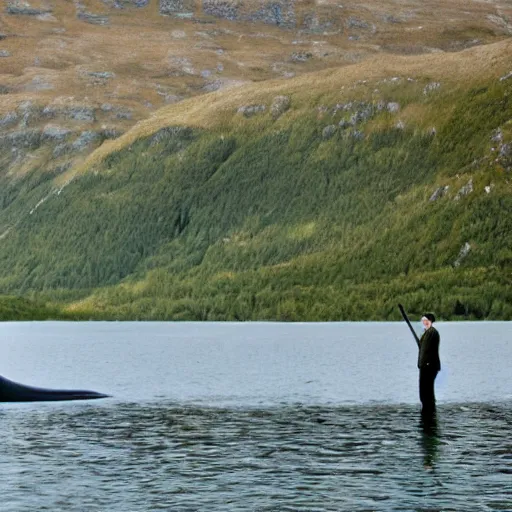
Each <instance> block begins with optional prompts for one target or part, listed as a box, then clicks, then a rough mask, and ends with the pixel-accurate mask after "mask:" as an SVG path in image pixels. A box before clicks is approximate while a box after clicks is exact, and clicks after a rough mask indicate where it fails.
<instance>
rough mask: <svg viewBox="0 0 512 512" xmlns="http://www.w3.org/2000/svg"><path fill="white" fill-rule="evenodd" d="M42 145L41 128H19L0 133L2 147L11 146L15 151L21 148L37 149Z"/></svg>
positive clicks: (0, 145)
mask: <svg viewBox="0 0 512 512" xmlns="http://www.w3.org/2000/svg"><path fill="white" fill-rule="evenodd" d="M40 145H41V132H40V131H39V130H19V131H15V132H11V133H7V134H5V135H0V147H1V148H9V149H11V150H12V151H13V152H15V151H16V150H18V149H19V148H24V149H36V148H38V147H39V146H40Z"/></svg>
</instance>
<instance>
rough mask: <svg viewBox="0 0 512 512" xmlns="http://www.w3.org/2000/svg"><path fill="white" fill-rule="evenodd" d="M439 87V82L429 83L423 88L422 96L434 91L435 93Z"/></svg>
mask: <svg viewBox="0 0 512 512" xmlns="http://www.w3.org/2000/svg"><path fill="white" fill-rule="evenodd" d="M440 87H441V84H440V83H439V82H430V83H429V84H427V85H426V86H425V87H424V88H423V94H424V95H425V96H426V95H428V94H430V93H432V92H434V91H437V90H438V89H439V88H440Z"/></svg>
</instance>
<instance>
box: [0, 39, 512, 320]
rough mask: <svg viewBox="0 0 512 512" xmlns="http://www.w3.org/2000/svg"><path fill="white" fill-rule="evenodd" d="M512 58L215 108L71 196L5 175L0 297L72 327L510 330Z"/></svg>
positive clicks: (62, 185)
mask: <svg viewBox="0 0 512 512" xmlns="http://www.w3.org/2000/svg"><path fill="white" fill-rule="evenodd" d="M511 49H512V45H511V42H510V41H505V42H502V43H498V44H495V45H489V46H488V47H483V48H482V47H481V48H474V49H471V50H467V51H465V52H461V53H460V54H450V55H428V56H421V57H407V58H405V57H400V58H396V57H393V58H392V57H389V58H388V59H387V60H386V59H380V60H379V61H375V62H374V63H368V62H366V63H364V64H363V65H358V66H353V67H352V68H351V69H347V68H344V69H343V70H329V71H324V72H322V73H318V74H316V75H314V76H305V77H301V78H299V79H297V80H294V81H289V82H286V83H284V84H283V83H282V82H273V83H264V84H260V85H254V86H250V87H248V88H245V89H239V90H237V91H236V92H224V93H216V94H212V95H207V96H204V97H202V98H199V99H196V100H191V101H189V102H183V103H182V104H180V105H176V106H174V107H169V108H167V109H164V110H162V111H161V112H160V113H159V114H158V115H156V116H154V117H153V118H151V119H149V120H148V121H146V122H143V123H140V124H139V125H138V126H136V127H135V128H134V129H133V130H132V131H131V132H129V133H128V134H126V135H125V136H124V137H122V138H121V139H118V140H116V141H114V142H113V143H111V144H110V145H105V144H104V146H102V147H101V148H100V149H99V150H98V151H97V152H96V154H93V155H92V158H91V159H90V161H89V163H88V165H87V167H85V168H84V169H79V170H78V169H77V170H74V171H73V172H72V173H69V175H68V176H67V181H63V180H62V177H59V178H58V179H57V180H55V179H53V177H52V176H51V175H47V174H45V173H41V172H33V173H32V174H29V175H26V176H24V177H20V178H18V179H17V180H12V179H9V178H8V177H5V176H3V177H2V176H1V174H0V207H1V210H0V293H9V294H13V293H16V294H27V293H31V294H33V293H36V295H37V296H39V297H41V298H42V299H44V300H47V301H51V302H53V303H54V304H56V305H58V306H59V308H61V311H62V313H60V314H65V315H66V316H68V317H73V318H108V319H114V318H116V319H177V320H183V319H189V320H256V319H276V320H359V319H364V320H367V319H368V320H369V319H373V320H376V319H398V314H397V310H396V303H397V302H398V301H401V302H404V303H405V304H406V305H407V307H408V308H409V309H410V311H411V312H412V313H421V312H422V311H423V310H425V309H429V310H433V311H435V312H436V313H437V314H438V315H439V316H440V317H442V318H446V319H454V318H477V319H484V318H487V319H511V318H512V286H511V285H512V273H511V269H512V228H511V226H512V186H511V182H510V181H511V177H512V176H511V172H512V171H511V168H512V151H511V146H512V144H511V142H512V122H511V119H512V78H507V75H508V73H509V72H510V69H508V66H509V62H510V59H509V56H510V55H511ZM507 56H508V57H507ZM282 95H285V96H287V98H288V99H289V102H290V107H289V108H288V109H286V108H283V109H281V110H279V111H278V110H272V108H271V105H272V103H273V102H274V101H275V97H276V96H282ZM244 105H245V106H247V105H258V106H260V107H261V108H260V109H254V112H255V113H254V115H252V116H250V117H247V116H245V115H243V113H240V112H239V111H238V109H239V107H241V106H244ZM263 106H265V109H264V110H263V108H262V107H263ZM1 181H3V183H2V182H1ZM435 191H437V196H438V197H437V198H436V199H434V198H433V197H432V196H433V193H434V192H435Z"/></svg>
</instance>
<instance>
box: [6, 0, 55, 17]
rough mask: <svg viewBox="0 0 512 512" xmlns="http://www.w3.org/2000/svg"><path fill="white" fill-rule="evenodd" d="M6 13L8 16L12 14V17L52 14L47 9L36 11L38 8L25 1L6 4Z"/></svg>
mask: <svg viewBox="0 0 512 512" xmlns="http://www.w3.org/2000/svg"><path fill="white" fill-rule="evenodd" d="M6 11H7V13H8V14H13V15H20V14H21V15H25V16H40V15H42V14H48V13H51V12H52V10H51V9H49V8H46V9H38V8H35V7H32V6H31V5H30V4H29V3H28V2H26V1H15V2H8V4H7V8H6Z"/></svg>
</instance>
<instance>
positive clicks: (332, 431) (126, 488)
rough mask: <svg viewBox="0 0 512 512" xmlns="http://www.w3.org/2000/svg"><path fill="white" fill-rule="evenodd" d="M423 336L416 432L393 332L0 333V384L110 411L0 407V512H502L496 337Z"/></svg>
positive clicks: (321, 327) (88, 327)
mask: <svg viewBox="0 0 512 512" xmlns="http://www.w3.org/2000/svg"><path fill="white" fill-rule="evenodd" d="M436 326H437V328H438V330H439V331H440V333H441V349H440V355H441V363H442V367H443V369H442V371H441V373H440V374H439V376H438V378H437V380H436V396H437V400H438V421H437V422H436V423H435V424H431V425H423V424H422V423H421V420H420V416H419V402H418V397H417V379H418V370H417V368H416V358H417V348H416V345H415V342H414V340H413V339H412V336H411V334H410V333H409V331H408V329H407V327H406V326H405V324H403V323H394V322H387V323H378V322H371V323H319V324H306V323H304V324H301V323H299V324H283V323H165V322H158V323H138V322H112V323H109V322H84V323H71V322H32V323H31V322H28V323H16V322H14V323H2V324H0V350H1V353H2V357H1V358H0V375H3V376H4V377H7V378H9V379H11V380H16V381H19V382H23V383H25V384H31V385H36V386H43V387H54V388H81V389H93V390H96V391H101V392H105V393H108V394H110V395H112V398H108V399H105V400H100V401H88V402H63V403H35V404H34V403H31V404H0V436H1V444H2V448H1V449H0V474H1V479H0V500H1V502H0V510H1V511H2V512H21V511H29V510H30V511H33V510H38V511H39V510H51V511H52V512H56V511H81V512H83V511H119V512H121V511H123V512H139V511H141V512H142V511H157V510H168V511H195V510H208V511H211V510H219V511H220V510H222V511H224V510H225V511H228V510H229V511H281V510H290V511H299V510H300V511H315V510H318V511H320V510H322V511H330V510H332V511H338V510H347V511H369V510H384V511H388V510H389V511H391V510H425V511H426V510H429V511H430V510H456V511H460V510H512V491H511V490H510V489H512V441H511V437H512V436H511V433H512V430H511V426H512V376H511V375H512V373H511V371H510V363H511V362H512V335H511V332H512V329H511V324H510V323H507V322H482V323H473V322H461V323H441V322H439V324H436ZM416 327H417V329H418V331H419V330H420V327H419V324H417V325H416Z"/></svg>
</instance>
